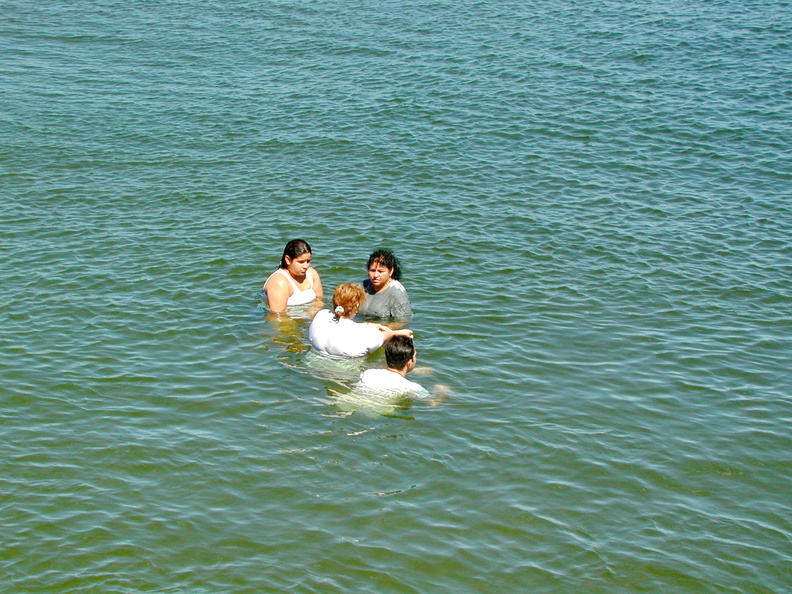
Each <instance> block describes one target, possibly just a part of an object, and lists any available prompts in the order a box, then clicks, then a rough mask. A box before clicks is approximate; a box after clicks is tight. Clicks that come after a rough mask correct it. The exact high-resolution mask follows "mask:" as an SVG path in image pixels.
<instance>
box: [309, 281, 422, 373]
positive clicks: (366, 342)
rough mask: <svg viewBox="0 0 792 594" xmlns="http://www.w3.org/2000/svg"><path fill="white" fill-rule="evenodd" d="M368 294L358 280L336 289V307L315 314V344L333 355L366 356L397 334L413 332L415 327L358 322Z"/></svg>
mask: <svg viewBox="0 0 792 594" xmlns="http://www.w3.org/2000/svg"><path fill="white" fill-rule="evenodd" d="M365 298H366V294H365V292H364V291H363V288H362V287H361V286H360V285H358V284H355V283H342V284H340V285H338V287H336V290H335V292H334V293H333V310H332V311H331V310H329V309H323V310H322V311H320V312H318V313H317V314H316V316H314V319H313V321H312V322H311V327H310V328H309V329H308V337H309V339H310V340H311V346H312V347H313V348H314V349H315V350H316V351H318V352H320V353H322V354H324V355H327V356H329V357H332V358H336V359H340V358H347V357H362V356H364V355H367V354H368V353H373V352H374V351H376V350H377V349H378V348H380V347H381V346H382V344H383V343H384V342H385V341H386V340H389V339H391V338H392V337H394V336H399V335H401V336H412V335H413V333H412V330H409V329H407V328H404V329H402V330H391V329H390V328H388V327H387V326H383V325H381V324H371V323H367V322H355V321H353V320H352V318H354V317H355V314H356V313H357V312H358V310H359V309H360V304H361V303H362V302H363V300H364V299H365Z"/></svg>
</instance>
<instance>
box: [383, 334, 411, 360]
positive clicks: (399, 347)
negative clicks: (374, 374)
mask: <svg viewBox="0 0 792 594" xmlns="http://www.w3.org/2000/svg"><path fill="white" fill-rule="evenodd" d="M414 356H415V344H414V343H413V339H412V338H410V337H409V336H404V335H402V334H397V335H396V336H394V337H392V338H391V339H390V340H388V341H386V342H385V362H386V363H387V364H388V367H390V368H392V369H404V368H405V367H407V365H408V364H409V363H410V361H412V359H413V357H414Z"/></svg>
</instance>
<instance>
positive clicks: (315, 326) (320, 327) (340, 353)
mask: <svg viewBox="0 0 792 594" xmlns="http://www.w3.org/2000/svg"><path fill="white" fill-rule="evenodd" d="M308 338H309V339H310V340H311V346H312V347H313V348H314V349H316V350H317V351H319V352H320V353H322V354H324V355H327V356H328V357H335V358H341V357H362V356H363V355H367V354H368V353H373V352H374V351H376V350H377V349H378V348H380V347H381V346H382V342H383V340H384V339H385V335H384V334H383V333H382V332H380V331H379V330H377V329H376V328H375V327H374V326H372V325H370V324H360V323H358V322H353V321H352V320H349V319H347V318H340V319H335V316H334V315H333V312H331V311H330V310H329V309H323V310H322V311H320V312H319V313H317V314H316V315H315V316H314V319H313V321H312V322H311V327H310V328H308Z"/></svg>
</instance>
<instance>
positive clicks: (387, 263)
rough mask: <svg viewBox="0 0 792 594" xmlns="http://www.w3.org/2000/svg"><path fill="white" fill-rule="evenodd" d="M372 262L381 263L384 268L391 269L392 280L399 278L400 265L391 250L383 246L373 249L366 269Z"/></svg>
mask: <svg viewBox="0 0 792 594" xmlns="http://www.w3.org/2000/svg"><path fill="white" fill-rule="evenodd" d="M372 264H382V265H383V266H384V267H385V268H388V269H389V270H391V278H393V279H394V280H400V279H401V265H400V262H399V259H398V258H397V257H396V256H395V255H394V254H393V252H392V251H390V250H388V249H384V248H380V249H378V250H374V251H373V252H371V255H370V256H369V259H368V264H366V270H368V269H369V268H371V265H372Z"/></svg>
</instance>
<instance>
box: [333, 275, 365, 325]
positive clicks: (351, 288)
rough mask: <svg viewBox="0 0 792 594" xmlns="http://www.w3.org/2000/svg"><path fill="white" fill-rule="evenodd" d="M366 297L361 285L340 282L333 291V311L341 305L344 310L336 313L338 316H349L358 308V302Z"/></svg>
mask: <svg viewBox="0 0 792 594" xmlns="http://www.w3.org/2000/svg"><path fill="white" fill-rule="evenodd" d="M365 298H366V294H365V293H364V292H363V287H361V286H360V285H357V284H355V283H341V284H340V285H338V286H337V287H336V290H335V292H334V293H333V311H334V312H335V311H336V308H338V307H343V308H344V311H343V312H340V315H339V313H336V316H337V317H340V318H351V317H353V316H354V315H355V314H356V313H357V311H358V310H359V309H360V304H361V303H362V302H363V300H364V299H365Z"/></svg>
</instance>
